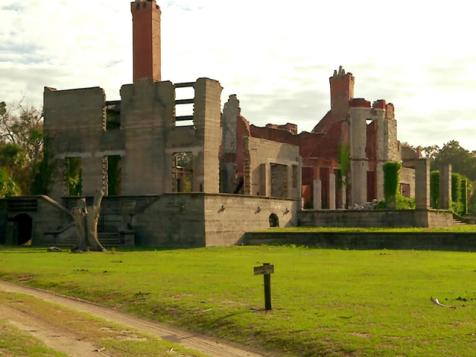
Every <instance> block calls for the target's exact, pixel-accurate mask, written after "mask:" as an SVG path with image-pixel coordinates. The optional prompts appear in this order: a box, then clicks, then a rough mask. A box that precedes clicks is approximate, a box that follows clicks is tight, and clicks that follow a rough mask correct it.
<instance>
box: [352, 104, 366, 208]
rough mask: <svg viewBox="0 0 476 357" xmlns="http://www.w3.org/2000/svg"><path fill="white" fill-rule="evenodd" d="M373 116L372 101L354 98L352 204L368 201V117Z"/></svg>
mask: <svg viewBox="0 0 476 357" xmlns="http://www.w3.org/2000/svg"><path fill="white" fill-rule="evenodd" d="M370 116H371V108H370V103H369V102H367V101H366V100H364V99H354V100H352V102H351V108H350V176H351V182H350V184H351V187H350V188H351V195H350V196H351V197H350V200H351V201H350V204H351V205H352V206H353V205H355V204H359V205H361V204H363V203H365V202H367V168H368V160H367V154H366V152H365V148H366V146H367V121H366V120H367V118H368V117H370Z"/></svg>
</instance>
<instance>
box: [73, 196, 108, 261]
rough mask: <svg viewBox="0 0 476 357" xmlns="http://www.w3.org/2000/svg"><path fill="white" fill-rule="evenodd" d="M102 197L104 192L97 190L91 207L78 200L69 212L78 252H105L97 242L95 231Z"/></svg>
mask: <svg viewBox="0 0 476 357" xmlns="http://www.w3.org/2000/svg"><path fill="white" fill-rule="evenodd" d="M103 196H104V192H103V191H102V190H99V191H97V192H96V195H95V197H94V202H93V205H92V206H87V205H86V200H85V199H84V198H83V199H81V200H79V202H78V204H77V206H76V207H74V208H73V209H72V211H71V214H72V215H73V219H74V223H75V228H76V235H77V238H78V250H79V251H87V250H92V251H97V252H104V251H106V248H104V246H103V245H102V244H101V242H100V241H99V237H98V230H97V227H98V221H99V215H100V212H101V202H102V198H103Z"/></svg>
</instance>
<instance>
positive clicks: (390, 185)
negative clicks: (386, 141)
mask: <svg viewBox="0 0 476 357" xmlns="http://www.w3.org/2000/svg"><path fill="white" fill-rule="evenodd" d="M401 167H402V165H401V164H400V163H399V162H386V163H385V164H384V165H383V180H384V181H383V182H384V184H383V186H384V188H383V190H384V195H385V202H386V204H387V207H389V206H390V207H391V206H392V205H393V206H394V207H395V208H396V199H397V195H398V184H399V181H400V169H401Z"/></svg>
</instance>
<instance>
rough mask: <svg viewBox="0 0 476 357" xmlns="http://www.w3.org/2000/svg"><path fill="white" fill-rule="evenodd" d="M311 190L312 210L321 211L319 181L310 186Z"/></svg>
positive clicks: (320, 185) (320, 186)
mask: <svg viewBox="0 0 476 357" xmlns="http://www.w3.org/2000/svg"><path fill="white" fill-rule="evenodd" d="M312 188H313V199H314V202H313V208H314V209H316V210H317V209H322V184H321V180H320V179H316V180H314V182H313V185H312Z"/></svg>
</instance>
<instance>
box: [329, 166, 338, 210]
mask: <svg viewBox="0 0 476 357" xmlns="http://www.w3.org/2000/svg"><path fill="white" fill-rule="evenodd" d="M329 209H336V174H335V173H334V170H332V168H331V169H330V173H329Z"/></svg>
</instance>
